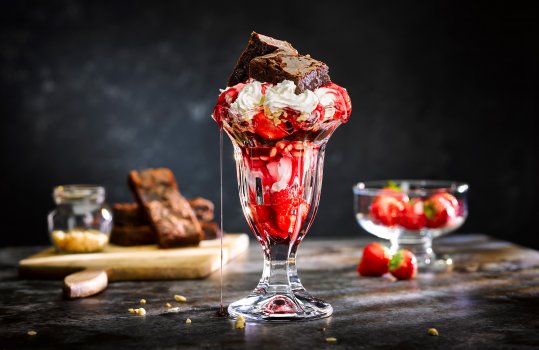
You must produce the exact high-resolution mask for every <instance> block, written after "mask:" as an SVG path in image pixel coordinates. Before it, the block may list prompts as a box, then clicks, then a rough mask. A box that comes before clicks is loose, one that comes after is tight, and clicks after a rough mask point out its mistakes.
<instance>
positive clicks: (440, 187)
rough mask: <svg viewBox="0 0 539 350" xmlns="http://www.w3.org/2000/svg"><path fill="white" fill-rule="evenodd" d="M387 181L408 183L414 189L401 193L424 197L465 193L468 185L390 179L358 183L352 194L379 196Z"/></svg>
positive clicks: (437, 181) (452, 182)
mask: <svg viewBox="0 0 539 350" xmlns="http://www.w3.org/2000/svg"><path fill="white" fill-rule="evenodd" d="M389 181H393V182H395V183H396V184H402V183H408V184H409V185H411V186H412V187H414V188H411V189H409V188H408V189H406V188H405V189H403V190H402V192H403V193H407V194H418V195H424V194H425V193H429V194H430V193H439V192H441V191H444V192H450V193H461V194H462V193H466V192H467V191H468V189H469V187H470V186H469V185H468V183H466V182H462V181H453V180H421V179H394V180H393V179H392V180H373V181H362V182H358V183H356V184H355V185H354V186H353V191H354V194H356V195H379V194H383V193H384V192H388V193H390V192H391V191H386V190H384V187H386V186H388V183H389Z"/></svg>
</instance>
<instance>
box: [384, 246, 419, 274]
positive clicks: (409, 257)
mask: <svg viewBox="0 0 539 350" xmlns="http://www.w3.org/2000/svg"><path fill="white" fill-rule="evenodd" d="M389 272H390V273H391V274H392V275H393V276H394V277H395V278H397V279H398V280H408V279H412V278H414V277H415V275H416V274H417V259H416V257H415V255H414V254H413V253H412V252H411V251H409V250H408V249H401V250H399V251H398V252H397V253H396V254H395V255H393V257H392V258H391V260H390V261H389Z"/></svg>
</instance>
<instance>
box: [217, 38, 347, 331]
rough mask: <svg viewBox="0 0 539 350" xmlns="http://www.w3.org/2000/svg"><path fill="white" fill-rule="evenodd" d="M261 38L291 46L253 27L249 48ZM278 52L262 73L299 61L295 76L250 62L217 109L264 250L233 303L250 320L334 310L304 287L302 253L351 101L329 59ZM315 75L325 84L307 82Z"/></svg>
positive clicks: (322, 314)
mask: <svg viewBox="0 0 539 350" xmlns="http://www.w3.org/2000/svg"><path fill="white" fill-rule="evenodd" d="M261 45H266V46H279V45H280V46H281V47H283V48H286V49H289V48H290V47H291V46H290V44H288V43H285V42H281V41H278V40H275V39H272V38H268V37H264V36H262V35H258V34H256V33H253V34H252V36H251V40H250V42H249V45H248V47H247V49H246V52H248V51H249V50H250V47H255V48H260V47H262V46H261ZM253 50H254V49H253ZM253 52H254V51H253ZM257 52H258V51H257ZM251 53H252V52H251ZM251 53H249V54H247V55H246V54H245V52H244V54H243V55H242V58H243V57H248V56H249V55H251ZM279 55H281V56H283V55H284V56H286V57H285V58H282V57H279V58H278V59H277V60H276V61H274V62H272V64H271V65H268V66H264V67H266V68H264V69H262V70H261V71H263V74H265V76H264V80H263V81H268V80H271V79H270V78H271V76H269V77H268V74H269V75H271V72H269V73H268V69H269V68H268V69H267V67H276V66H279V65H282V64H283V62H288V63H290V64H294V65H295V67H296V68H298V67H299V68H298V69H297V70H296V73H295V74H296V75H295V76H292V77H291V79H292V80H287V79H285V80H280V81H278V82H273V83H269V82H260V81H258V80H257V79H256V78H257V77H253V76H251V75H252V74H254V72H255V73H256V69H254V68H253V66H252V65H251V69H250V71H249V72H250V73H249V74H250V76H249V79H247V80H246V81H244V80H243V78H241V79H239V81H241V82H239V83H235V81H233V83H235V84H231V83H230V81H229V86H230V87H229V88H227V89H225V90H223V91H222V93H221V95H220V96H219V99H218V102H217V105H216V106H215V109H214V111H213V114H212V117H213V118H214V119H215V120H216V121H217V122H218V123H219V125H220V126H221V127H222V129H223V130H224V131H225V132H226V133H227V134H228V136H229V137H230V140H231V141H232V144H233V146H234V159H235V161H236V169H237V177H238V188H239V194H240V202H241V206H242V209H243V213H244V215H245V218H246V220H247V223H248V224H249V227H250V228H251V230H252V231H253V233H254V235H255V237H256V239H257V240H258V242H259V243H260V244H261V246H262V251H263V254H264V268H263V272H262V278H261V279H260V281H259V283H258V285H257V287H256V288H255V289H254V290H253V291H252V292H251V294H249V295H248V296H247V297H245V298H243V299H241V300H238V301H236V302H234V303H232V304H231V305H230V306H229V307H228V312H229V314H230V315H231V316H232V317H237V316H238V315H242V316H243V317H244V318H245V319H247V320H252V321H261V320H278V321H291V320H308V319H317V318H322V317H327V316H330V315H331V314H332V312H333V308H332V307H331V305H330V304H328V303H326V302H325V301H322V300H320V299H317V298H315V297H313V296H312V295H311V294H309V293H308V292H307V291H306V290H305V288H304V287H303V285H302V284H301V281H300V278H299V277H298V272H297V267H296V257H297V251H298V247H299V245H300V243H301V241H302V240H303V239H304V237H305V235H306V233H307V231H308V230H309V228H310V226H311V224H312V222H313V219H314V217H315V214H316V211H317V208H318V202H319V199H320V189H321V185H322V171H323V163H324V153H325V147H326V144H327V142H328V140H329V138H330V136H331V135H332V133H333V132H334V131H335V129H336V128H337V127H338V126H339V125H340V124H342V123H345V122H346V121H348V118H349V117H350V113H351V102H350V98H349V96H348V93H347V92H346V90H345V89H343V88H342V87H340V86H338V85H336V84H334V83H332V82H331V81H329V76H327V66H325V64H323V63H321V62H319V61H316V60H314V59H312V58H310V57H308V56H298V54H297V52H295V53H290V54H287V53H282V52H281V53H279ZM267 56H268V57H269V56H270V55H267ZM261 57H262V58H261V59H268V60H272V59H273V58H272V57H269V58H268V57H266V56H261ZM255 60H256V58H255V59H252V62H253V61H255ZM240 63H241V59H240ZM240 63H238V65H240ZM324 67H325V71H324ZM255 68H256V67H255ZM281 68H282V67H281ZM284 68H286V67H285V66H284ZM284 68H283V69H284ZM305 72H306V73H305ZM236 73H237V72H236V70H235V71H234V73H233V75H232V77H235V74H236ZM302 73H305V74H306V75H308V77H307V78H305V79H304V77H303V75H302ZM307 73H308V74H307ZM238 74H239V73H238ZM309 77H310V78H309ZM313 77H314V79H313ZM231 79H232V78H231ZM260 79H262V78H260ZM313 81H314V82H317V81H318V82H319V84H318V85H317V86H310V87H309V86H304V85H305V84H310V83H312V82H313ZM304 83H305V84H304ZM302 84H303V85H302Z"/></svg>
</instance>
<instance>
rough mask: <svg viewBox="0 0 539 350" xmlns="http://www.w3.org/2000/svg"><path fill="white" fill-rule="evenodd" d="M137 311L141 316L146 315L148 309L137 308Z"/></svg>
mask: <svg viewBox="0 0 539 350" xmlns="http://www.w3.org/2000/svg"><path fill="white" fill-rule="evenodd" d="M135 311H136V313H137V315H139V316H144V315H146V310H145V309H144V308H143V307H141V308H140V309H135Z"/></svg>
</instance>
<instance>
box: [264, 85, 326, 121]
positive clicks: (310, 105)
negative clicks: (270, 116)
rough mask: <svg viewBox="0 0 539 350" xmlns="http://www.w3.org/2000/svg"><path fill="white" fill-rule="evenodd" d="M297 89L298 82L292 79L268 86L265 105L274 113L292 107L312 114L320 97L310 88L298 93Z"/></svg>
mask: <svg viewBox="0 0 539 350" xmlns="http://www.w3.org/2000/svg"><path fill="white" fill-rule="evenodd" d="M295 90H296V84H294V82H293V81H290V80H284V81H282V82H280V83H277V84H275V85H274V86H268V87H267V89H266V95H265V99H264V107H265V108H268V109H269V110H270V112H272V113H276V112H279V111H281V110H282V109H284V108H292V109H294V110H296V111H299V112H301V113H307V114H310V113H311V112H312V111H313V110H314V109H315V108H316V105H317V104H318V97H317V96H316V95H315V94H314V92H312V91H310V90H305V91H304V92H302V93H300V94H297V95H296V93H295V92H294V91H295Z"/></svg>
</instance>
